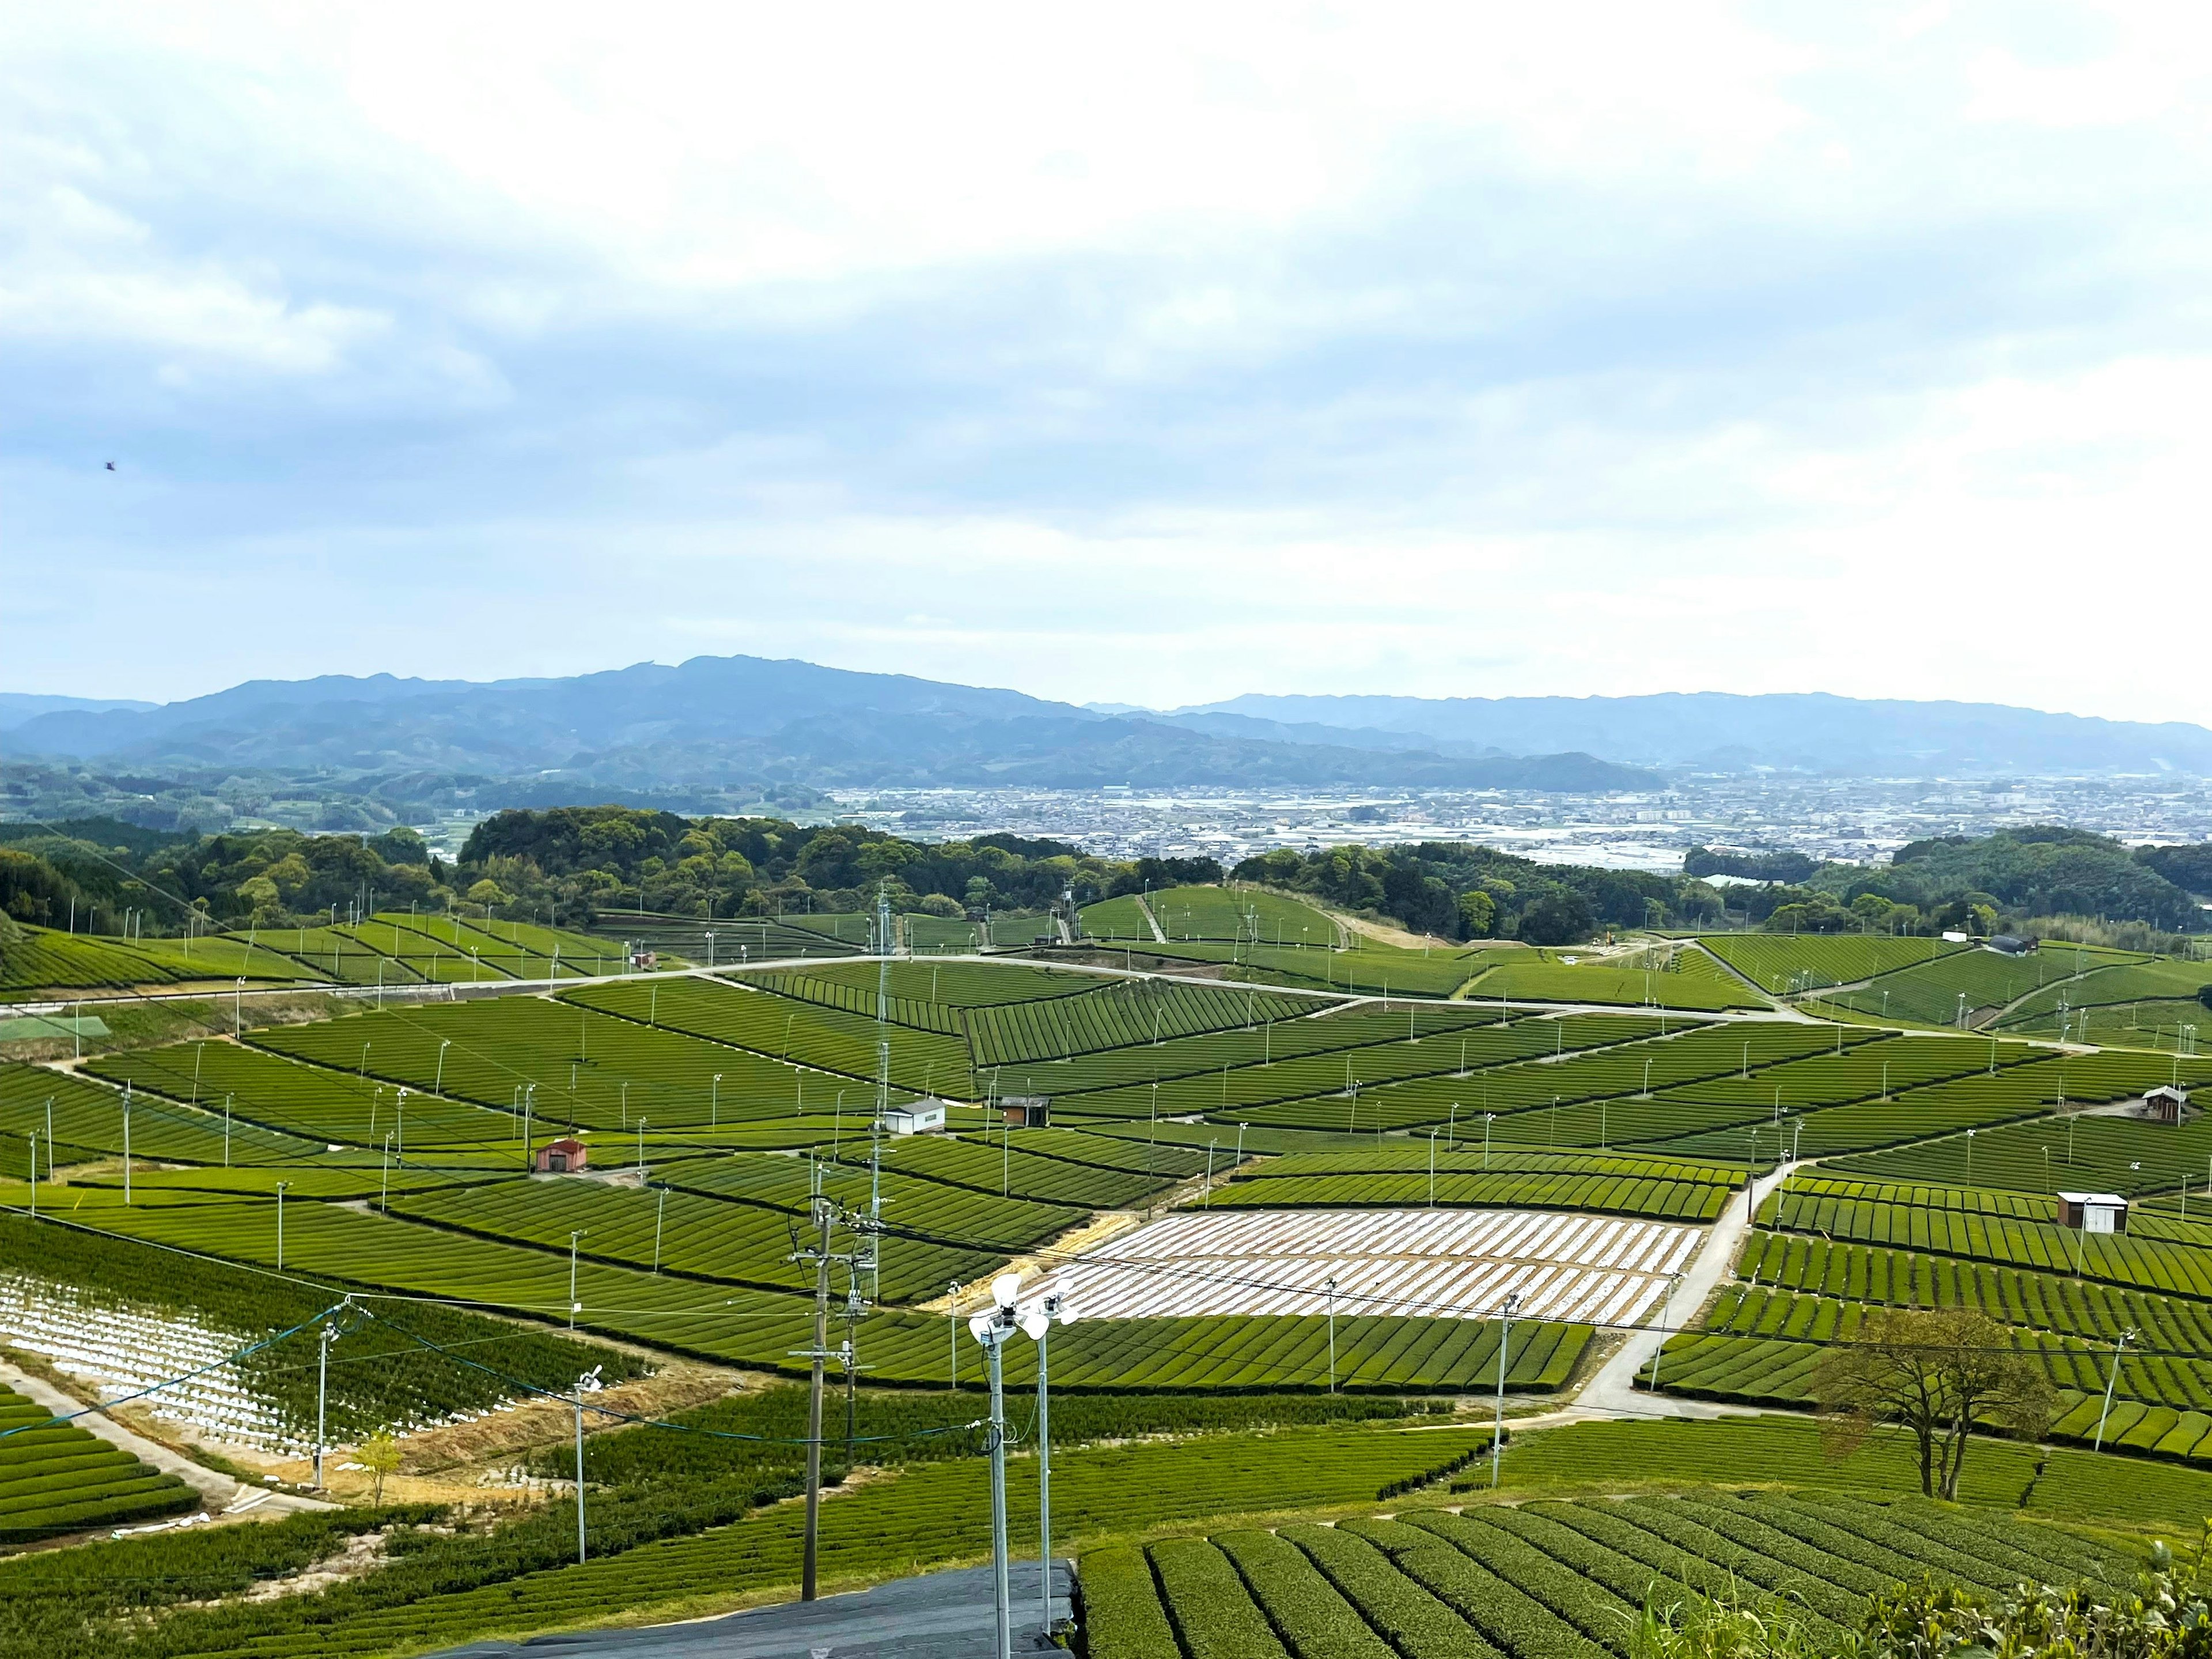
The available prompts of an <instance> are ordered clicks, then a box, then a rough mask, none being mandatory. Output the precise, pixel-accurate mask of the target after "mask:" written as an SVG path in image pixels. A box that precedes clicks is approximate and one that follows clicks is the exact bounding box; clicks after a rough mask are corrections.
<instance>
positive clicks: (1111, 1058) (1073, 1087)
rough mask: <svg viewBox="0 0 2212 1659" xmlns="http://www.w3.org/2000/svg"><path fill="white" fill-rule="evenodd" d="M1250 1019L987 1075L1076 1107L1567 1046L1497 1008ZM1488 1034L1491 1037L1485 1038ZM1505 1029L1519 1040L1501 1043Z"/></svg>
mask: <svg viewBox="0 0 2212 1659" xmlns="http://www.w3.org/2000/svg"><path fill="white" fill-rule="evenodd" d="M1252 994H1253V995H1255V997H1256V996H1265V995H1269V994H1271V993H1266V992H1255V993H1252ZM1253 1014H1254V1017H1253V1018H1252V1020H1251V1022H1250V1023H1249V1024H1237V1025H1234V1026H1231V1027H1230V1028H1228V1029H1225V1030H1218V1031H1207V1032H1201V1033H1199V1034H1197V1035H1194V1036H1183V1037H1170V1036H1162V1037H1161V1038H1160V1040H1159V1041H1158V1042H1152V1041H1151V1040H1150V1039H1149V1038H1147V1039H1146V1040H1145V1041H1143V1042H1135V1043H1132V1044H1129V1045H1127V1046H1126V1047H1123V1048H1105V1049H1097V1050H1094V1051H1093V1052H1091V1053H1089V1054H1076V1055H1074V1056H1073V1057H1071V1058H1063V1059H1058V1060H1054V1059H1046V1060H1041V1061H1038V1062H1036V1063H1035V1064H1034V1065H1030V1066H1000V1067H996V1068H991V1069H987V1070H986V1071H984V1072H983V1073H982V1076H983V1078H984V1079H985V1081H986V1082H987V1083H988V1082H991V1081H994V1080H995V1081H997V1082H998V1083H999V1084H1000V1092H1001V1093H1006V1094H1018V1093H1021V1092H1022V1088H1021V1084H1022V1083H1023V1081H1024V1080H1028V1081H1030V1082H1034V1083H1035V1084H1036V1085H1037V1086H1038V1087H1039V1088H1040V1089H1043V1090H1047V1091H1048V1092H1051V1093H1052V1094H1053V1096H1054V1098H1055V1099H1071V1100H1072V1098H1073V1097H1074V1096H1076V1095H1079V1094H1090V1093H1097V1092H1100V1091H1108V1090H1113V1089H1122V1090H1127V1089H1128V1088H1130V1087H1132V1086H1135V1085H1143V1086H1145V1087H1146V1088H1149V1087H1150V1086H1151V1085H1152V1084H1153V1083H1159V1084H1161V1085H1163V1086H1165V1085H1167V1084H1169V1083H1171V1082H1174V1081H1176V1080H1177V1079H1205V1078H1209V1077H1210V1078H1218V1077H1219V1076H1220V1074H1221V1072H1222V1070H1223V1068H1224V1067H1227V1068H1229V1069H1230V1070H1231V1071H1243V1070H1245V1069H1247V1068H1249V1067H1254V1066H1257V1067H1260V1068H1261V1069H1263V1070H1265V1071H1267V1072H1270V1073H1272V1072H1273V1069H1274V1068H1275V1067H1276V1066H1279V1065H1281V1064H1282V1063H1283V1062H1285V1061H1286V1060H1297V1059H1304V1058H1310V1057H1312V1056H1315V1055H1321V1054H1339V1055H1341V1054H1347V1053H1350V1052H1352V1051H1354V1050H1358V1049H1364V1048H1372V1049H1375V1050H1376V1051H1378V1052H1387V1051H1389V1050H1391V1049H1392V1048H1418V1049H1419V1057H1420V1058H1422V1059H1424V1060H1430V1061H1431V1063H1433V1062H1434V1057H1435V1056H1436V1055H1437V1054H1439V1053H1441V1052H1448V1053H1449V1056H1450V1063H1451V1064H1453V1065H1455V1066H1459V1065H1462V1064H1463V1065H1467V1066H1480V1065H1483V1064H1486V1063H1496V1061H1497V1060H1499V1059H1510V1058H1517V1057H1518V1056H1520V1055H1522V1054H1528V1053H1531V1052H1534V1048H1533V1045H1534V1042H1535V1040H1536V1036H1537V1035H1539V1034H1541V1036H1543V1037H1545V1038H1546V1039H1547V1042H1550V1043H1553V1044H1556V1043H1558V1042H1560V1040H1561V1038H1560V1036H1559V1033H1558V1032H1556V1031H1554V1030H1553V1029H1552V1023H1551V1022H1541V1023H1538V1022H1528V1023H1527V1024H1528V1027H1529V1029H1527V1030H1519V1029H1517V1028H1516V1027H1512V1026H1508V1025H1507V1024H1504V1020H1503V1018H1502V1017H1501V1016H1500V1015H1499V1014H1498V1012H1496V1011H1495V1010H1494V1009H1488V1008H1472V1007H1468V1006H1464V1005H1456V1004H1455V1005H1450V1006H1446V1005H1443V1004H1437V1003H1401V1004H1398V1005H1396V1006H1384V1005H1383V1004H1381V1003H1376V1002H1370V1003H1352V1004H1339V1005H1335V1006H1330V1007H1327V1008H1324V1009H1323V1010H1322V1012H1318V1013H1314V1014H1310V1015H1309V1016H1307V1017H1305V1018H1297V1019H1277V1020H1266V1019H1262V1018H1259V1017H1258V1012H1257V1010H1256V1009H1255V1010H1254V1011H1253ZM1486 1027H1489V1028H1493V1029H1492V1030H1491V1031H1490V1032H1488V1033H1487V1034H1486V1032H1485V1030H1484V1029H1483V1028H1486ZM1508 1030H1513V1031H1514V1032H1515V1035H1513V1036H1504V1035H1503V1034H1504V1032H1506V1031H1508ZM1439 1044H1441V1045H1443V1046H1442V1048H1441V1049H1440V1048H1439V1046H1438V1045H1439ZM1462 1044H1464V1045H1465V1049H1464V1053H1462V1047H1461V1045H1462ZM1501 1045H1502V1046H1501ZM1570 1046H1573V1045H1570ZM1486 1057H1487V1058H1486ZM1340 1063H1341V1062H1340Z"/></svg>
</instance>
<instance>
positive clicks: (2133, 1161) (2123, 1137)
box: [1808, 1049, 2212, 1194]
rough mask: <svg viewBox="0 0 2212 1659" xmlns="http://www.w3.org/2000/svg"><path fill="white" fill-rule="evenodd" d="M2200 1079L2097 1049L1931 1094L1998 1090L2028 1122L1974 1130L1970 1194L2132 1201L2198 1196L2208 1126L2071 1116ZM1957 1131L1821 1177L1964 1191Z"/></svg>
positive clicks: (2183, 1066)
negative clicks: (2173, 1082)
mask: <svg viewBox="0 0 2212 1659" xmlns="http://www.w3.org/2000/svg"><path fill="white" fill-rule="evenodd" d="M2208 1074H2212V1063H2208V1062H2206V1061H2203V1060H2181V1061H2179V1065H2178V1066H2176V1065H2174V1064H2173V1063H2172V1062H2168V1061H2160V1060H2159V1059H2158V1058H2157V1057H2156V1056H2154V1055H2149V1054H2129V1053H2127V1052H2126V1051H2124V1050H2117V1049H2106V1050H2103V1051H2102V1052H2100V1053H2099V1054H2069V1055H2068V1056H2067V1057H2066V1058H2065V1059H2063V1060H2058V1059H2052V1060H2039V1061H2038V1062H2036V1063H2035V1064H2034V1065H2033V1066H2015V1067H2012V1068H2010V1069H2009V1070H2008V1071H2004V1072H2001V1073H1998V1075H1997V1076H1996V1078H1994V1079H1971V1078H1969V1079H1962V1080H1961V1081H1960V1083H1958V1084H1955V1085H1939V1086H1941V1087H1942V1088H1943V1089H1946V1090H1948V1091H1954V1092H1956V1093H1959V1094H1966V1095H1971V1094H1972V1093H1975V1092H1983V1093H1986V1094H1990V1095H1992V1096H1994V1095H1995V1094H1996V1091H1999V1090H2000V1089H2003V1090H2006V1091H2009V1092H2011V1093H2012V1094H2013V1095H2014V1096H2015V1102H2014V1103H2015V1106H2016V1108H2017V1112H2016V1115H2020V1116H2023V1117H2025V1116H2029V1115H2032V1116H2033V1119H2034V1121H2015V1122H2011V1123H2008V1124H2004V1125H2002V1126H1999V1127H1987V1123H1986V1120H1985V1121H1984V1126H1983V1127H1978V1128H1977V1133H1975V1135H1974V1138H1973V1141H1972V1147H1971V1151H1972V1164H1973V1168H1972V1171H1971V1174H1972V1182H1973V1184H1974V1185H1976V1186H1983V1187H2001V1188H2011V1189H2014V1190H2016V1191H2021V1192H2031V1193H2033V1192H2043V1193H2048V1192H2052V1191H2056V1190H2057V1189H2059V1188H2066V1189H2068V1190H2069V1191H2079V1190H2091V1191H2097V1192H2112V1193H2119V1194H2137V1193H2144V1192H2155V1191H2176V1190H2178V1189H2179V1187H2180V1186H2181V1184H2182V1183H2183V1182H2190V1183H2191V1186H2192V1187H2193V1188H2194V1189H2195V1190H2197V1191H2198V1192H2202V1191H2203V1188H2204V1177H2205V1172H2206V1170H2207V1168H2208V1164H2207V1160H2208V1158H2212V1123H2207V1122H2206V1121H2205V1120H2203V1119H2202V1118H2197V1119H2193V1120H2191V1121H2189V1122H2186V1123H2183V1124H2179V1125H2156V1124H2150V1123H2146V1122H2142V1121H2138V1120H2136V1119H2132V1118H2129V1117H2126V1116H2119V1115H2105V1114H2099V1113H2083V1112H2081V1111H2078V1110H2075V1108H2078V1107H2079V1106H2081V1104H2082V1103H2084V1102H2088V1101H2100V1100H2116V1099H2124V1098H2125V1097H2128V1096H2130V1095H2132V1094H2140V1093H2141V1092H2142V1090H2143V1089H2145V1088H2148V1087H2149V1086H2152V1085H2154V1084H2156V1083H2161V1082H2164V1081H2166V1079H2167V1078H2168V1077H2169V1076H2179V1079H2181V1082H2182V1084H2183V1085H2184V1086H2185V1087H2187V1086H2190V1085H2191V1084H2192V1083H2194V1082H2198V1081H2201V1080H2203V1079H2204V1078H2205V1077H2206V1076H2207V1075H2208ZM2033 1097H2040V1098H2039V1099H2037V1098H2033ZM2062 1097H2063V1104H2062ZM2053 1114H2058V1115H2053ZM1963 1127H1972V1126H1969V1125H1960V1124H1958V1123H1955V1122H1952V1123H1946V1122H1943V1121H1940V1120H1937V1121H1931V1122H1930V1123H1929V1126H1928V1127H1927V1128H1926V1129H1924V1130H1923V1134H1922V1137H1921V1139H1920V1142H1919V1144H1917V1145H1911V1146H1894V1147H1893V1149H1890V1150H1883V1151H1873V1152H1863V1153H1857V1154H1855V1155H1851V1156H1847V1157H1840V1158H1836V1159H1835V1160H1834V1161H1833V1162H1832V1163H1831V1164H1828V1165H1826V1167H1827V1168H1829V1169H1831V1170H1834V1171H1835V1172H1836V1173H1838V1175H1850V1176H1857V1177H1860V1178H1863V1179H1867V1180H1874V1181H1891V1182H1929V1183H1939V1184H1951V1185H1958V1184H1963V1183H1964V1182H1965V1180H1966V1176H1967V1175H1968V1173H1969V1171H1968V1170H1967V1168H1966V1164H1967V1154H1968V1152H1969V1150H1970V1149H1969V1146H1968V1145H1967V1141H1966V1136H1965V1135H1964V1134H1963V1133H1959V1131H1960V1129H1961V1128H1963ZM1947 1131H1948V1136H1947V1138H1942V1139H1934V1138H1931V1137H1936V1136H1946V1132H1947ZM1808 1150H1809V1148H1808Z"/></svg>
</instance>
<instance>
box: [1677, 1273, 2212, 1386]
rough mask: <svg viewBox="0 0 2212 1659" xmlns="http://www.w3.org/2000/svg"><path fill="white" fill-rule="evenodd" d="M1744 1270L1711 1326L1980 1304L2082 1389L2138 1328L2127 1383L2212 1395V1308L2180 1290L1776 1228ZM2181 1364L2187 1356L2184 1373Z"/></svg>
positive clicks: (1832, 1328)
mask: <svg viewBox="0 0 2212 1659" xmlns="http://www.w3.org/2000/svg"><path fill="white" fill-rule="evenodd" d="M1742 1271H1743V1273H1745V1275H1746V1277H1747V1281H1748V1282H1747V1283H1746V1284H1745V1285H1741V1286H1735V1287H1731V1289H1730V1290H1729V1291H1727V1292H1725V1293H1724V1294H1723V1297H1722V1299H1721V1300H1720V1302H1719V1303H1717V1304H1716V1305H1715V1307H1714V1309H1713V1310H1712V1311H1711V1314H1710V1315H1709V1316H1708V1317H1707V1319H1706V1321H1705V1328H1706V1329H1707V1330H1709V1331H1714V1332H1719V1333H1722V1334H1728V1335H1734V1336H1760V1337H1786V1338H1790V1339H1792V1340H1807V1341H1824V1340H1827V1339H1828V1338H1829V1337H1831V1336H1832V1335H1834V1334H1836V1333H1837V1332H1838V1331H1839V1330H1843V1329H1844V1328H1846V1327H1847V1326H1852V1325H1853V1322H1854V1321H1855V1320H1856V1318H1857V1315H1856V1314H1851V1313H1848V1312H1846V1311H1844V1310H1850V1309H1851V1308H1853V1307H1855V1306H1856V1305H1857V1304H1871V1305H1877V1306H1882V1307H1906V1308H1971V1309H1972V1310H1975V1311H1977V1312H1979V1313H1984V1314H1987V1315H1988V1316H1990V1318H1992V1319H1994V1320H1996V1321H1997V1322H2000V1323H2002V1324H2007V1325H2011V1326H2014V1327H2016V1328H2020V1329H2021V1331H2023V1332H2025V1333H2032V1335H2029V1336H2024V1337H2023V1338H2022V1340H2023V1341H2025V1342H2027V1343H2029V1344H2031V1345H2032V1346H2039V1347H2045V1348H2051V1367H2052V1369H2051V1376H2052V1378H2053V1380H2054V1381H2056V1382H2057V1383H2060V1384H2061V1385H2062V1386H2064V1387H2068V1388H2073V1389H2101V1388H2103V1386H2104V1385H2105V1383H2106V1380H2107V1378H2108V1376H2109V1372H2110V1369H2111V1368H2110V1363H2109V1360H2110V1355H2111V1353H2112V1347H2113V1345H2114V1344H2115V1343H2116V1342H2117V1341H2118V1338H2119V1335H2120V1334H2121V1333H2122V1332H2124V1331H2134V1332H2135V1333H2136V1336H2135V1337H2134V1338H2132V1339H2130V1341H2131V1345H2132V1346H2133V1347H2134V1349H2135V1352H2134V1354H2133V1355H2132V1356H2131V1357H2130V1358H2128V1359H2127V1360H2126V1362H2125V1363H2124V1364H2123V1366H2122V1370H2121V1383H2122V1387H2123V1388H2124V1389H2125V1391H2126V1392H2128V1393H2130V1394H2131V1395H2135V1396H2136V1397H2137V1398H2141V1399H2145V1400H2148V1401H2154V1402H2162V1403H2167V1404H2180V1405H2186V1406H2196V1407H2202V1406H2203V1405H2205V1404H2207V1403H2208V1402H2212V1393H2208V1392H2207V1390H2206V1376H2205V1373H2204V1372H2203V1368H2202V1367H2201V1366H2200V1365H2199V1364H2197V1363H2196V1362H2197V1361H2200V1360H2204V1359H2208V1358H2212V1314H2208V1312H2207V1310H2205V1309H2204V1308H2203V1307H2201V1306H2199V1305H2197V1304H2193V1303H2191V1302H2190V1301H2188V1300H2186V1299H2185V1298H2182V1297H2169V1296H2160V1295H2157V1294H2154V1293H2152V1292H2148V1291H2136V1290H2130V1289H2122V1288H2118V1287H2115V1286H2112V1285H2100V1284H2098V1283H2095V1282H2094V1281H2090V1282H2082V1281H2079V1280H2075V1279H2067V1278H2063V1277H2062V1276H2060V1275H2058V1274H2056V1273H2034V1272H2031V1271H2027V1270H2025V1269H2021V1268H2014V1267H1998V1266H1996V1265H1995V1264H1992V1263H1988V1262H1970V1261H1954V1260H1952V1259H1950V1258H1948V1257H1944V1256H1929V1255H1916V1254H1913V1253H1911V1252H1907V1251H1902V1250H1882V1249H1875V1248H1873V1247H1870V1246H1867V1245H1851V1244H1832V1243H1828V1242H1827V1241H1826V1240H1824V1239H1803V1238H1788V1237H1784V1236H1782V1235H1779V1234H1772V1233H1763V1234H1754V1235H1753V1237H1752V1240H1751V1243H1750V1244H1749V1245H1748V1246H1747V1249H1746V1252H1745V1255H1744V1261H1743V1267H1742ZM1854 1328H1855V1327H1854ZM2051 1337H2065V1338H2074V1339H2076V1341H2075V1343H2073V1344H2069V1345H2066V1346H2063V1348H2053V1347H2052V1345H2051V1344H2050V1343H2048V1342H2046V1341H2045V1340H2044V1339H2046V1338H2051ZM2177 1361H2179V1362H2185V1363H2184V1364H2183V1366H2182V1369H2181V1370H2179V1371H2177V1370H2175V1369H2174V1367H2173V1364H2172V1362H2177Z"/></svg>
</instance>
